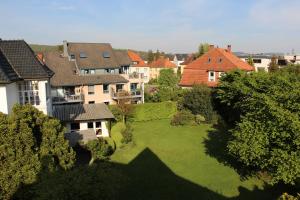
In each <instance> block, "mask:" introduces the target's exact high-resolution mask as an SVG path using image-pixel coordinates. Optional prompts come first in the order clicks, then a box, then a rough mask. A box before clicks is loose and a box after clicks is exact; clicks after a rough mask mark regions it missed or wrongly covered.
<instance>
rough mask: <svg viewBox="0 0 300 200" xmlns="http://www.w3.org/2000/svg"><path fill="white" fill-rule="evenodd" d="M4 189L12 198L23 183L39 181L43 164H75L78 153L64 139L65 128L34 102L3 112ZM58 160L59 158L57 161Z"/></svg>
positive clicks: (0, 171) (0, 167) (0, 181)
mask: <svg viewBox="0 0 300 200" xmlns="http://www.w3.org/2000/svg"><path fill="white" fill-rule="evenodd" d="M0 132H1V134H0V161H1V162H0V191H1V193H2V195H3V198H4V199H9V198H11V196H12V195H13V194H14V192H15V191H16V190H17V189H18V188H19V186H20V185H21V184H30V183H33V182H35V181H36V178H37V174H38V173H39V172H40V171H41V170H42V168H43V167H50V168H52V169H55V167H56V166H61V168H63V169H68V168H70V167H72V165H73V163H74V161H75V153H74V152H73V150H72V149H71V148H69V144H68V142H67V141H66V140H65V139H64V128H63V126H62V125H61V124H60V123H59V121H58V120H56V119H52V118H49V117H48V116H46V115H44V114H43V113H42V112H40V111H38V110H37V109H36V108H34V107H33V106H31V105H25V106H20V105H15V106H14V108H13V111H12V113H11V114H10V115H4V114H2V113H0ZM56 161H58V162H56Z"/></svg>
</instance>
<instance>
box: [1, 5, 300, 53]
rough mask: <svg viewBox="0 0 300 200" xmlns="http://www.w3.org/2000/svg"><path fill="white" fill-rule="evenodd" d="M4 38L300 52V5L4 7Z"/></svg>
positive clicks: (175, 49)
mask: <svg viewBox="0 0 300 200" xmlns="http://www.w3.org/2000/svg"><path fill="white" fill-rule="evenodd" d="M0 19H1V20H0V27H1V28H0V38H2V39H25V40H26V41H27V42H29V43H39V44H60V43H62V40H64V39H66V40H68V41H76V42H79V41H80V42H110V43H111V44H112V45H113V47H116V48H130V49H137V50H148V49H152V50H156V49H160V50H163V51H165V52H193V51H196V49H197V46H198V45H199V43H201V42H208V43H212V44H215V45H218V46H220V47H225V46H226V45H227V44H231V45H232V47H233V50H234V51H246V52H252V53H254V52H285V53H286V52H291V50H292V49H295V51H296V52H300V34H299V33H300V1H299V0H105V1H104V0H103V1H102V0H98V1H96V0H72V1H71V0H53V1H50V0H26V1H25V0H0Z"/></svg>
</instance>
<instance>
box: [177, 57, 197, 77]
mask: <svg viewBox="0 0 300 200" xmlns="http://www.w3.org/2000/svg"><path fill="white" fill-rule="evenodd" d="M195 59H196V57H195V55H194V54H189V55H188V56H187V58H186V59H185V61H184V62H182V63H180V73H181V74H183V71H184V68H185V67H186V66H187V65H188V64H190V63H191V62H193V61H194V60H195Z"/></svg>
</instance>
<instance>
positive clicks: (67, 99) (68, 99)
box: [52, 94, 84, 104]
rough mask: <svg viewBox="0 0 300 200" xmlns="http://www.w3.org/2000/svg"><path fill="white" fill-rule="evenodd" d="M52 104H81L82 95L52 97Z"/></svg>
mask: <svg viewBox="0 0 300 200" xmlns="http://www.w3.org/2000/svg"><path fill="white" fill-rule="evenodd" d="M52 101H53V104H64V103H81V102H83V101H84V95H83V94H79V95H75V94H74V95H65V96H63V97H52Z"/></svg>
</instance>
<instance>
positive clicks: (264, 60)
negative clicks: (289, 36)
mask: <svg viewBox="0 0 300 200" xmlns="http://www.w3.org/2000/svg"><path fill="white" fill-rule="evenodd" d="M252 59H260V60H261V63H254V67H255V71H258V70H259V68H261V69H264V70H265V71H266V72H267V71H269V70H268V69H269V64H270V62H271V59H270V58H255V57H253V58H252ZM241 60H243V61H244V62H247V58H241Z"/></svg>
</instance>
